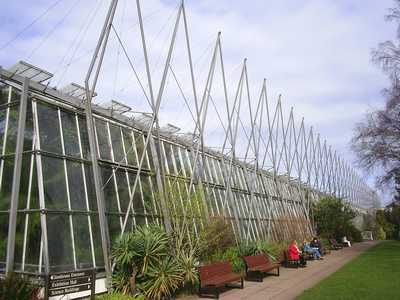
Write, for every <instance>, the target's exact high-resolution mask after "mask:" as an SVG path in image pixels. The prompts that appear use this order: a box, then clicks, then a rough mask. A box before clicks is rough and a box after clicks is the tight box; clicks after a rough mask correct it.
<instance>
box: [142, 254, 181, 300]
mask: <svg viewBox="0 0 400 300" xmlns="http://www.w3.org/2000/svg"><path fill="white" fill-rule="evenodd" d="M182 274H183V270H182V268H181V267H180V265H179V264H178V263H177V262H176V260H174V259H173V258H172V257H163V258H162V259H161V260H159V261H155V262H154V261H152V262H151V263H150V264H149V266H148V269H147V272H146V274H145V276H144V277H143V282H142V284H141V285H140V289H141V290H142V292H143V294H144V295H145V296H146V298H147V299H152V300H161V299H165V298H167V299H168V298H170V297H171V296H172V294H173V293H174V292H175V291H176V290H177V289H178V288H179V287H181V285H182V282H183V276H182Z"/></svg>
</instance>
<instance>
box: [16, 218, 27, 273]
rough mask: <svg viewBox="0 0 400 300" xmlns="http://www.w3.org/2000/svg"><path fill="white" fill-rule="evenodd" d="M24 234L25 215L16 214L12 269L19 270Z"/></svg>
mask: <svg viewBox="0 0 400 300" xmlns="http://www.w3.org/2000/svg"><path fill="white" fill-rule="evenodd" d="M24 234H25V214H23V213H18V215H17V227H16V230H15V249H14V261H15V265H14V269H16V270H20V269H21V263H22V252H23V248H24Z"/></svg>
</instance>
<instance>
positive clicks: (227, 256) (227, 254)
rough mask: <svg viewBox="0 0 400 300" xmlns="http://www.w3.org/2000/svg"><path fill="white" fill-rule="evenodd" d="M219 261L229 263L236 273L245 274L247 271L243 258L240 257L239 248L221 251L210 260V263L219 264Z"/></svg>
mask: <svg viewBox="0 0 400 300" xmlns="http://www.w3.org/2000/svg"><path fill="white" fill-rule="evenodd" d="M219 261H229V262H230V263H231V264H232V268H233V271H234V272H243V271H244V270H245V268H246V267H245V265H244V261H243V258H242V256H240V254H239V251H238V248H237V247H229V248H227V249H225V251H223V252H222V251H220V252H217V253H215V254H214V255H212V256H211V258H210V259H209V261H208V262H209V263H213V262H219Z"/></svg>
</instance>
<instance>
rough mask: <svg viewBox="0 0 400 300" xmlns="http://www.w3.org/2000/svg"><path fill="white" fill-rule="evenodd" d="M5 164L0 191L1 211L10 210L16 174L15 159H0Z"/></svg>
mask: <svg viewBox="0 0 400 300" xmlns="http://www.w3.org/2000/svg"><path fill="white" fill-rule="evenodd" d="M1 163H3V164H4V166H3V176H2V178H3V180H2V182H1V189H0V210H8V209H9V208H10V199H11V187H12V180H13V172H14V158H7V159H4V160H1V159H0V164H1Z"/></svg>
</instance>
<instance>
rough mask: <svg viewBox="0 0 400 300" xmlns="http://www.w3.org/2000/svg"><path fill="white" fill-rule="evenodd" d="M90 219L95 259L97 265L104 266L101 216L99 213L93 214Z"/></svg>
mask: <svg viewBox="0 0 400 300" xmlns="http://www.w3.org/2000/svg"><path fill="white" fill-rule="evenodd" d="M90 221H91V223H92V234H93V244H94V255H95V260H96V266H97V267H101V266H104V259H103V248H102V246H101V233H100V224H99V216H98V215H97V214H95V215H92V216H91V217H90Z"/></svg>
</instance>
